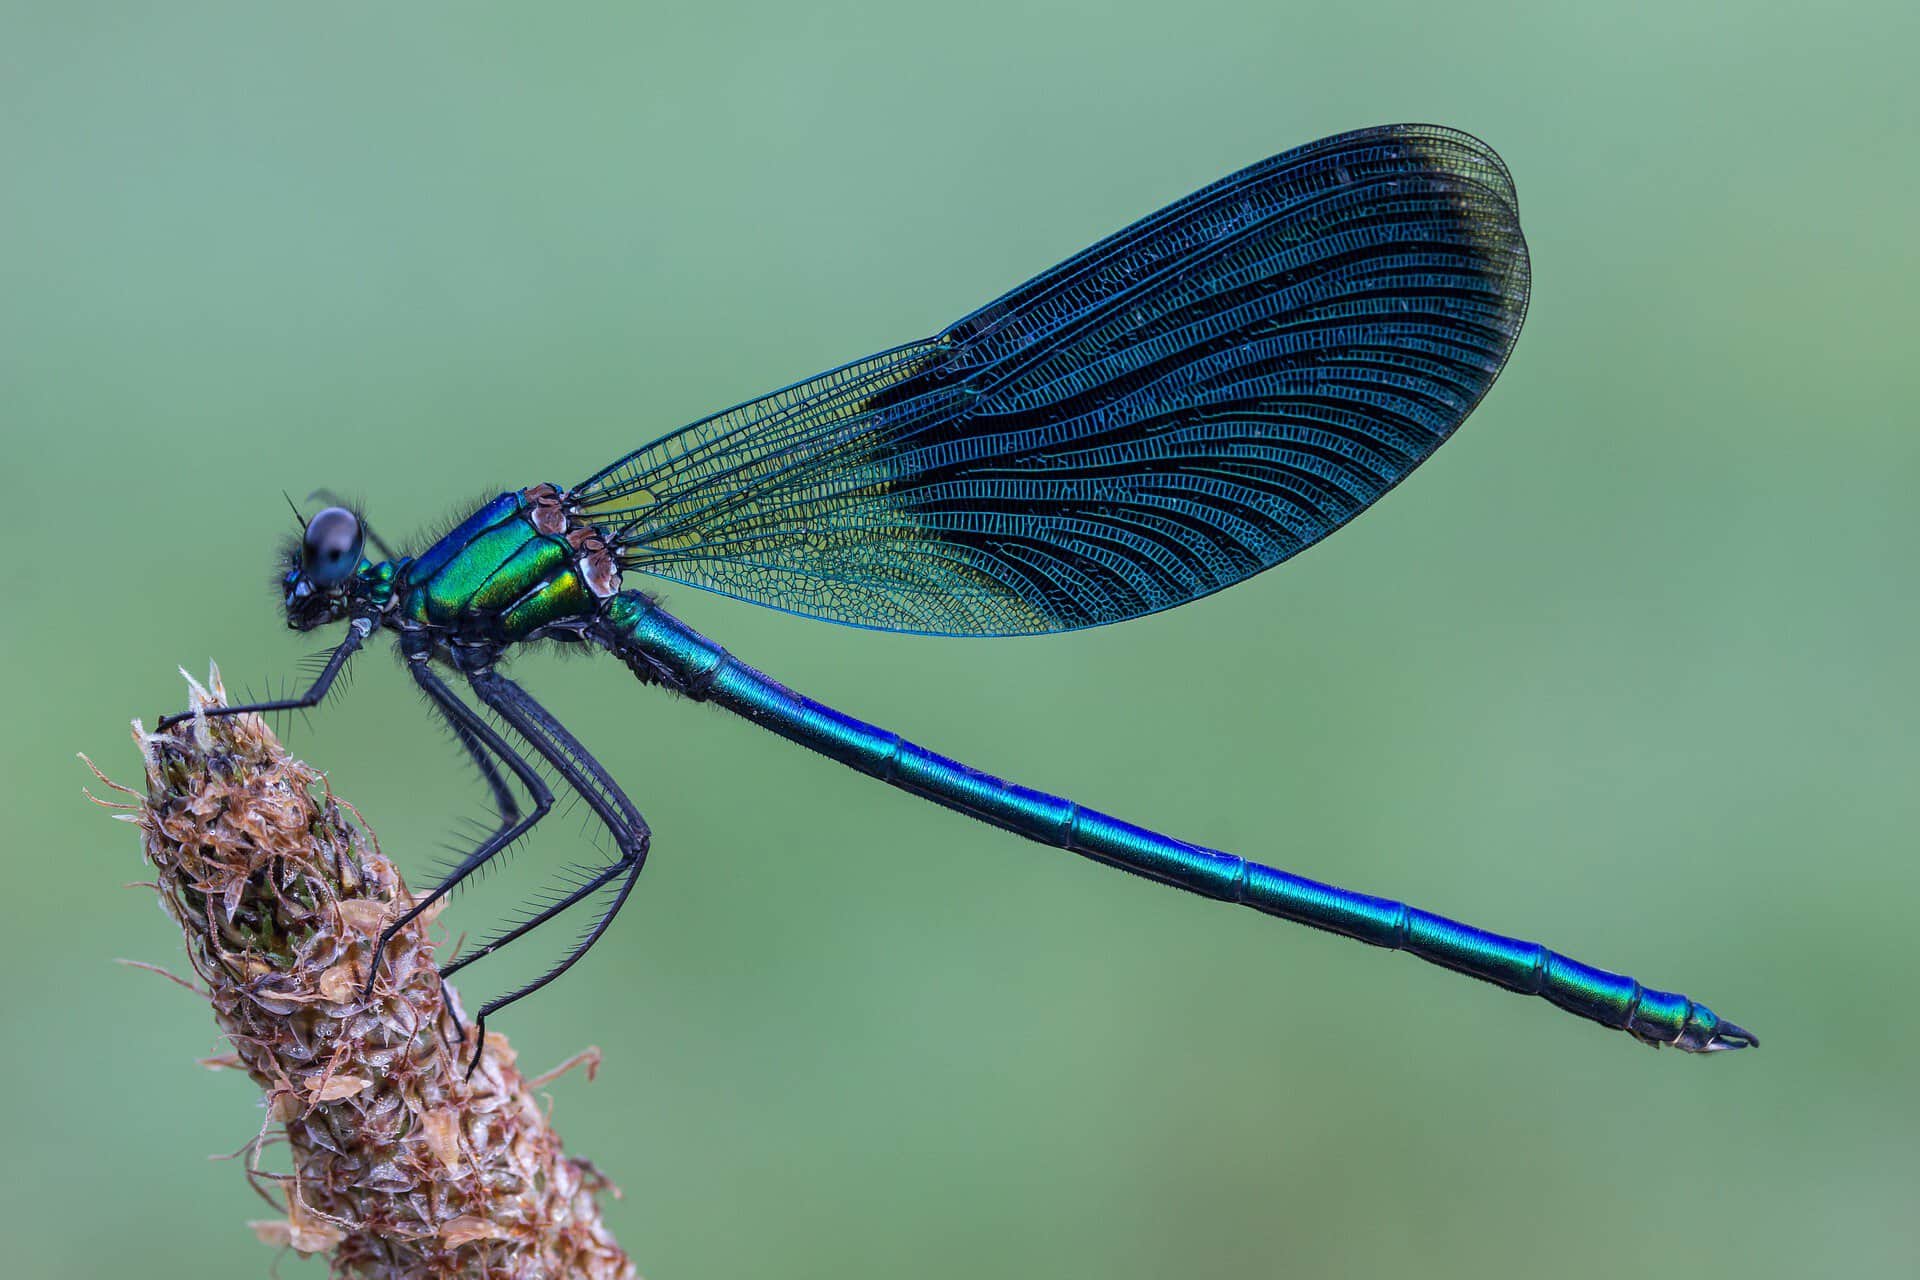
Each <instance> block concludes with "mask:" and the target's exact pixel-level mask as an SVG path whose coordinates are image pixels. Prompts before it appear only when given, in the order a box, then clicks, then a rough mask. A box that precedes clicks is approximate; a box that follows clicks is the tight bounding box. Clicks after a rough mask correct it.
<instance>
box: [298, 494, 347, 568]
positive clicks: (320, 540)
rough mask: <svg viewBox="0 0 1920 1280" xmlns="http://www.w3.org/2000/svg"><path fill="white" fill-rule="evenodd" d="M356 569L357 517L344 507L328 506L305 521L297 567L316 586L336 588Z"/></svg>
mask: <svg viewBox="0 0 1920 1280" xmlns="http://www.w3.org/2000/svg"><path fill="white" fill-rule="evenodd" d="M359 567H360V518H359V517H358V516H356V515H354V514H353V512H351V511H349V510H347V509H346V508H345V507H328V508H327V509H326V510H325V511H322V512H321V513H320V514H319V515H316V516H315V517H314V518H313V519H311V520H309V521H308V522H307V536H306V538H305V540H304V541H303V542H302V543H301V545H300V568H301V571H302V572H304V573H305V574H306V576H307V577H308V578H309V579H310V580H311V581H312V582H313V583H314V584H315V585H316V586H322V587H332V586H337V585H339V584H340V583H342V582H345V581H346V580H347V579H348V578H349V577H351V576H352V574H353V571H354V570H355V569H357V568H359Z"/></svg>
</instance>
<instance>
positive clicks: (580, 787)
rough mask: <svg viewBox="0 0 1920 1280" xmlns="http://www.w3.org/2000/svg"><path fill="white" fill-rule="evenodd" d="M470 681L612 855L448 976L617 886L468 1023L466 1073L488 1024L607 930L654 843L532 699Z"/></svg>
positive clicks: (493, 677) (481, 679) (500, 680)
mask: <svg viewBox="0 0 1920 1280" xmlns="http://www.w3.org/2000/svg"><path fill="white" fill-rule="evenodd" d="M467 681H468V683H469V684H470V685H471V686H472V687H473V691H474V693H475V695H476V696H478V697H479V699H480V700H481V701H482V702H484V703H486V704H487V706H488V707H490V708H491V709H492V710H493V711H494V712H495V713H497V714H498V715H499V716H500V718H501V719H502V720H504V721H506V723H507V724H508V725H509V726H510V727H511V728H512V729H513V731H514V732H515V733H517V734H519V735H520V736H521V737H522V738H524V739H526V741H527V743H528V744H529V745H530V746H532V747H533V749H534V750H535V751H538V752H539V753H540V755H541V756H542V757H543V758H545V760H546V761H547V763H548V764H550V765H552V766H553V768H554V770H555V772H557V773H558V774H559V775H560V777H561V779H562V780H563V781H565V782H566V784H567V786H569V787H570V788H572V789H573V791H574V792H575V793H576V794H578V795H579V797H580V798H581V799H582V800H585V801H586V802H587V807H588V808H590V809H592V810H593V813H594V816H595V817H597V818H599V819H600V821H601V823H602V825H604V826H605V827H606V829H607V831H608V832H609V833H610V834H611V835H612V836H613V842H614V847H615V849H616V850H617V856H616V857H615V859H614V861H613V862H612V863H610V864H609V865H608V866H606V867H604V868H602V869H601V870H600V871H598V872H596V873H595V874H594V875H592V876H590V877H588V878H587V879H586V880H585V881H584V882H582V883H581V884H580V885H579V886H578V887H577V888H575V889H574V890H572V891H571V892H569V893H567V894H566V895H564V896H563V897H561V898H560V899H559V900H558V901H556V902H554V903H552V904H550V905H549V906H546V907H544V908H542V909H541V910H540V911H538V912H536V913H534V914H533V915H532V916H530V917H528V918H527V919H526V920H523V921H522V922H520V923H519V924H517V925H515V926H514V927H513V928H512V929H509V930H508V931H507V932H505V933H503V934H501V935H500V936H499V937H497V938H495V939H493V940H492V941H490V942H488V943H487V944H486V945H485V946H482V947H480V948H479V949H478V950H476V951H473V952H471V953H469V954H467V955H464V956H461V957H460V958H459V959H458V960H456V961H454V962H453V963H452V964H450V965H448V966H447V967H446V969H445V970H444V972H445V974H446V976H448V977H452V976H453V975H454V974H455V973H456V972H458V971H459V970H461V969H463V968H465V967H466V966H467V965H469V964H472V963H473V962H474V961H475V960H478V959H480V958H482V957H483V956H488V955H491V954H493V953H494V952H495V951H498V950H499V949H500V948H501V947H504V946H506V945H507V944H508V943H511V942H514V941H516V940H517V939H519V938H522V937H525V936H526V935H527V934H529V933H531V932H533V931H534V930H535V929H537V928H539V927H540V926H541V925H543V924H545V923H547V921H549V920H551V919H553V918H554V917H555V916H557V915H559V914H561V913H562V912H564V911H566V910H567V909H568V908H570V907H573V906H576V905H578V904H579V903H581V902H583V901H585V900H586V899H587V898H590V897H592V896H593V895H594V894H595V893H598V892H599V891H600V890H602V889H604V888H606V887H607V886H608V885H610V884H613V883H614V882H615V881H616V880H618V881H619V882H620V883H619V886H618V887H617V888H616V889H615V890H614V894H613V898H612V900H611V901H610V902H609V903H608V904H607V906H606V908H605V910H603V911H602V912H601V914H600V915H599V917H598V918H597V919H595V921H594V922H593V925H592V927H591V928H589V929H588V930H587V932H586V933H585V935H583V936H582V937H581V939H580V941H579V942H577V943H575V944H574V946H573V948H572V949H571V950H569V951H568V952H567V954H566V955H565V956H563V957H561V959H560V963H558V964H556V965H555V966H554V967H553V968H551V969H549V970H547V971H546V972H545V973H543V974H541V975H540V976H539V977H537V978H535V979H534V980H533V981H532V982H529V983H527V984H525V985H524V986H520V987H517V988H515V989H514V990H512V991H509V992H507V993H506V994H505V995H502V996H496V997H495V998H493V999H492V1000H489V1001H487V1003H485V1004H484V1005H482V1006H480V1012H479V1013H478V1014H477V1015H476V1016H475V1017H474V1025H475V1027H477V1028H478V1029H479V1036H478V1038H477V1039H476V1040H475V1042H474V1051H473V1060H472V1061H471V1062H470V1063H468V1064H467V1073H468V1074H469V1075H471V1074H472V1073H473V1069H474V1068H475V1067H477V1066H478V1065H479V1064H480V1051H481V1049H482V1048H483V1047H484V1046H485V1044H486V1029H487V1019H488V1018H489V1017H491V1016H492V1015H494V1014H496V1013H498V1012H500V1010H502V1009H504V1008H506V1007H507V1006H508V1005H510V1004H512V1003H513V1002H514V1001H516V1000H521V999H524V998H525V997H527V996H530V995H532V994H533V993H534V992H536V991H538V990H539V989H540V988H542V987H544V986H546V985H547V984H548V983H549V982H552V981H553V980H554V979H555V978H558V977H559V976H560V975H561V974H563V973H565V972H566V971H567V970H568V969H570V968H572V967H573V966H574V964H575V963H576V962H577V961H578V960H579V959H580V957H581V956H584V955H585V954H586V953H587V952H588V951H590V950H592V949H593V944H594V943H596V942H598V941H599V940H600V935H601V934H603V933H605V932H606V929H607V926H608V925H609V924H611V923H612V922H613V918H614V916H616V915H618V914H619V911H620V908H621V906H622V905H624V904H625V903H626V900H627V895H628V894H630V893H632V892H633V885H634V881H635V880H636V879H638V878H639V875H640V869H641V868H642V867H644V866H645V865H646V861H647V848H648V845H649V844H650V843H651V841H652V839H653V833H652V831H651V830H650V829H649V828H648V826H647V823H646V819H644V818H642V817H641V816H640V810H639V809H637V808H635V807H634V804H633V801H631V800H629V799H628V798H627V794H626V792H624V791H622V790H621V789H620V786H619V784H618V783H616V782H615V781H614V780H613V778H612V777H611V776H610V775H609V774H608V773H607V771H606V770H605V769H604V768H602V767H601V764H600V762H599V761H598V760H595V759H594V758H593V755H592V753H590V752H589V751H588V750H587V749H586V747H584V746H582V745H581V743H580V740H579V739H578V738H575V737H574V736H573V735H572V734H571V733H569V732H568V731H567V729H566V727H565V726H563V725H562V724H561V723H560V722H559V721H558V720H556V719H554V718H553V715H552V713H550V712H549V711H548V710H547V709H546V708H545V707H543V706H541V705H540V704H539V703H538V702H537V701H535V700H534V698H533V696H532V695H531V694H529V693H528V692H527V691H526V690H524V689H522V688H521V687H520V686H519V685H517V684H515V683H514V682H513V681H511V680H509V679H507V678H506V677H505V676H503V675H501V674H500V673H499V672H497V671H494V670H493V669H492V668H491V667H487V668H484V669H481V670H476V671H472V672H469V673H468V676H467Z"/></svg>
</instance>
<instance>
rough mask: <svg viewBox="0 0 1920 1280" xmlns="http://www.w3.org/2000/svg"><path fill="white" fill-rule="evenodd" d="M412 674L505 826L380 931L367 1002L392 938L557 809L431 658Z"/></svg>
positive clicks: (414, 662)
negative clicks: (525, 805) (518, 796)
mask: <svg viewBox="0 0 1920 1280" xmlns="http://www.w3.org/2000/svg"><path fill="white" fill-rule="evenodd" d="M407 672H408V674H410V675H412V676H413V679H414V683H416V684H418V685H419V686H420V689H421V691H422V692H424V693H425V694H426V695H427V697H428V698H429V699H431V700H432V702H433V704H434V707H435V709H437V710H438V711H439V712H440V714H441V715H443V716H445V717H446V720H447V723H449V724H451V725H452V726H453V731H454V735H455V736H456V737H458V738H459V739H460V741H461V742H462V743H464V744H465V745H466V746H467V749H468V750H469V751H471V752H472V753H473V756H474V759H475V760H477V761H479V762H480V766H481V771H482V772H483V773H484V774H485V775H486V777H487V780H488V781H489V782H490V783H492V784H493V787H494V795H495V797H496V799H498V800H500V801H501V823H500V825H499V827H498V828H496V829H495V830H494V832H493V834H492V835H490V836H488V837H487V838H486V839H485V840H482V841H481V842H480V843H479V844H478V845H476V846H475V847H474V849H473V851H472V852H471V853H469V854H467V856H466V857H464V858H462V859H461V860H460V862H459V864H458V865H457V866H455V867H454V868H453V870H452V871H451V872H449V873H448V874H447V876H446V878H445V879H443V880H441V882H440V883H439V884H437V885H435V886H434V888H433V891H432V892H431V893H429V894H427V896H426V897H424V898H421V899H420V900H418V901H417V902H415V903H414V904H413V906H411V907H409V908H408V909H407V911H406V913H405V914H403V915H402V916H400V918H399V919H397V920H395V921H393V922H392V923H391V924H389V925H388V926H387V927H386V928H385V929H383V930H382V931H381V933H380V941H379V942H377V943H375V944H374V948H373V963H372V964H370V965H369V966H368V967H367V982H366V986H365V987H364V988H363V990H362V997H363V998H364V997H365V996H368V995H371V994H372V993H373V983H374V980H375V979H376V978H378V977H379V976H380V960H381V958H382V957H383V956H385V955H386V951H387V943H389V942H390V941H392V940H393V935H394V934H396V933H398V932H399V931H400V930H402V929H404V928H406V927H407V926H408V925H410V924H412V923H413V922H414V920H415V919H417V918H418V917H419V915H420V913H421V912H422V911H425V910H426V909H427V908H428V907H431V906H432V905H433V904H434V903H436V902H438V901H439V900H440V899H442V898H444V897H446V896H447V894H449V893H451V892H452V891H453V890H454V888H455V887H456V886H458V885H459V883H460V882H461V881H462V880H465V879H466V878H467V877H468V876H470V875H472V874H473V873H474V872H476V871H478V870H479V869H480V868H481V867H483V866H485V865H486V864H487V862H488V860H489V859H491V858H493V857H494V856H495V855H497V854H498V853H499V852H500V851H501V850H502V849H505V848H506V847H507V846H508V845H510V844H512V843H513V842H514V841H515V840H518V839H519V838H520V837H521V836H523V835H525V834H526V833H527V832H528V831H530V830H532V829H533V825H534V823H536V822H538V821H540V819H542V818H544V817H546V816H547V814H548V812H549V811H550V810H552V808H553V792H551V791H549V790H548V789H547V784H546V782H545V780H544V779H542V778H541V777H540V775H539V773H538V772H536V771H535V769H534V767H533V766H532V765H530V764H528V763H527V762H526V761H525V760H524V759H522V758H521V756H520V754H519V752H517V751H515V750H514V749H513V748H512V746H510V745H509V744H508V743H507V741H506V740H505V739H504V738H502V737H501V736H500V735H499V734H498V733H497V732H495V731H494V728H493V726H492V725H490V724H488V723H487V722H486V721H485V720H484V719H482V718H481V717H480V716H479V715H478V714H477V713H476V712H475V711H474V710H473V708H472V707H469V706H468V705H467V704H466V703H464V702H462V701H460V698H459V696H458V695H456V694H455V693H454V692H453V690H451V689H449V688H448V687H447V682H446V681H444V680H442V679H441V678H440V676H439V675H438V674H437V673H436V672H435V671H434V670H433V668H432V667H431V666H429V665H428V664H427V660H426V658H424V657H418V658H416V657H409V658H408V659H407ZM481 747H485V748H486V750H487V751H490V752H491V753H493V755H495V756H496V757H498V758H499V759H501V760H503V761H505V762H506V765H507V767H508V768H510V769H512V770H513V772H514V775H515V776H516V777H518V778H519V779H520V782H521V784H522V785H523V786H525V787H526V789H527V794H528V795H530V796H532V797H533V812H532V813H529V814H527V815H526V816H525V817H519V816H517V813H515V812H513V811H514V810H517V809H518V806H517V805H515V804H514V801H513V795H512V793H511V792H509V791H508V790H507V787H506V783H505V781H504V780H502V779H501V777H500V775H499V773H498V771H497V770H495V769H494V767H493V765H492V763H491V762H490V761H488V760H487V759H486V757H485V756H484V755H483V754H482V752H481V751H480V748H481ZM458 967H459V966H458V965H452V966H449V967H448V968H447V969H446V970H445V973H452V972H453V971H454V969H456V968H458Z"/></svg>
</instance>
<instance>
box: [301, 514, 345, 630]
mask: <svg viewBox="0 0 1920 1280" xmlns="http://www.w3.org/2000/svg"><path fill="white" fill-rule="evenodd" d="M362 540H363V535H362V533H361V529H360V517H358V516H356V515H354V514H353V512H351V511H349V510H347V509H346V508H345V507H328V508H327V509H326V510H324V511H322V512H320V513H319V514H318V515H316V516H314V518H313V519H311V520H309V521H307V527H306V530H305V532H304V533H303V534H302V535H301V537H300V541H299V543H298V544H297V545H294V546H290V547H289V548H288V549H287V569H286V575H285V577H283V578H282V579H281V585H282V586H283V587H284V588H285V590H286V593H287V599H286V603H287V625H288V626H289V627H292V628H293V629H294V630H295V631H311V630H313V628H315V627H319V626H325V625H326V624H327V623H329V622H334V621H337V620H338V619H340V618H342V617H345V616H346V613H347V606H348V603H349V601H348V596H349V595H350V594H351V593H352V590H353V583H354V578H355V575H356V574H357V573H358V572H359V570H360V564H361V560H360V548H361V542H362Z"/></svg>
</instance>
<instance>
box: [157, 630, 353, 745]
mask: <svg viewBox="0 0 1920 1280" xmlns="http://www.w3.org/2000/svg"><path fill="white" fill-rule="evenodd" d="M374 626H375V623H374V620H373V619H372V618H355V619H354V620H353V625H352V626H350V627H348V628H347V638H346V639H344V640H342V641H341V642H340V647H339V648H337V649H335V650H334V651H333V652H332V653H331V654H330V655H328V657H327V665H326V666H324V667H322V668H321V669H320V675H319V676H318V677H317V678H316V679H315V680H314V682H313V685H312V687H311V688H309V689H308V690H307V691H306V692H305V693H303V694H301V695H300V696H299V697H297V698H276V699H274V700H273V701H271V702H244V703H241V704H240V705H239V706H233V707H206V708H203V709H202V710H201V711H198V712H194V711H181V712H177V713H175V714H174V715H170V716H161V717H160V723H159V725H158V726H156V729H157V731H159V732H165V731H166V730H168V729H171V728H173V726H175V725H176V724H179V723H180V722H181V721H183V720H191V719H193V718H194V716H195V715H208V716H237V715H244V714H254V713H257V712H261V711H304V710H306V709H307V708H308V707H317V706H319V705H320V700H321V699H322V698H324V697H326V696H327V690H328V689H331V688H332V687H333V682H334V679H335V678H336V677H337V676H339V674H340V669H341V668H342V667H344V666H346V665H347V659H348V658H351V657H352V656H353V655H354V653H355V652H356V651H357V650H358V649H359V648H360V646H361V644H362V643H364V642H365V641H366V638H367V637H368V636H370V635H372V634H373V628H374Z"/></svg>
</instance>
